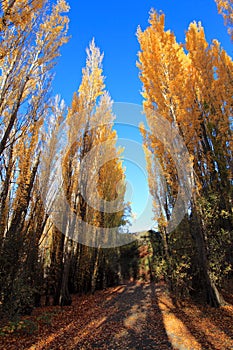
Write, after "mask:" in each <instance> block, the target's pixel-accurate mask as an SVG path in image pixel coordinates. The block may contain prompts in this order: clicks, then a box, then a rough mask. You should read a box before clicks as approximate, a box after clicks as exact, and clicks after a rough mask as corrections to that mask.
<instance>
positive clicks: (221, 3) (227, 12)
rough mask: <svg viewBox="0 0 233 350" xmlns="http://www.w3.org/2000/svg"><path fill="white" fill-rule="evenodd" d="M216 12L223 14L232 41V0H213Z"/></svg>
mask: <svg viewBox="0 0 233 350" xmlns="http://www.w3.org/2000/svg"><path fill="white" fill-rule="evenodd" d="M215 2H216V4H217V7H218V12H219V13H220V14H221V15H222V16H223V18H224V22H225V25H227V26H228V33H229V34H230V36H231V40H232V41H233V1H232V0H215Z"/></svg>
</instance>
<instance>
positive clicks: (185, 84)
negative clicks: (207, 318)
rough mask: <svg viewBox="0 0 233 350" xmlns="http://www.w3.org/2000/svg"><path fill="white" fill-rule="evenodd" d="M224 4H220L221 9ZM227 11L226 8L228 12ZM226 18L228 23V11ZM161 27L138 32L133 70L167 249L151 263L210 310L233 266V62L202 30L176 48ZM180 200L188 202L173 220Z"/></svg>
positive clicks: (197, 27) (158, 20)
mask: <svg viewBox="0 0 233 350" xmlns="http://www.w3.org/2000/svg"><path fill="white" fill-rule="evenodd" d="M222 5H223V4H222V2H220V1H219V10H221V9H222V10H223V7H221V6H222ZM225 5H226V4H225ZM228 5H229V7H224V8H225V9H227V10H228V13H230V2H228ZM227 18H230V19H231V20H232V8H231V15H230V17H226V19H227ZM164 21H165V16H164V15H163V14H162V15H159V14H157V13H156V12H155V11H152V12H151V16H150V21H149V23H150V25H149V27H148V28H147V29H146V30H145V31H142V30H141V29H140V28H139V30H138V40H139V43H140V47H141V51H140V53H139V62H138V67H139V69H140V79H141V81H142V83H143V97H144V110H145V114H146V116H147V122H148V125H149V129H150V132H146V131H145V130H144V128H142V134H143V138H144V144H145V146H146V147H145V149H146V158H147V165H148V177H149V186H150V192H151V194H152V196H153V198H154V209H155V216H156V219H157V221H158V223H159V229H160V232H161V234H162V237H163V246H164V252H163V254H162V256H160V258H158V257H157V258H156V259H155V261H156V264H157V265H158V264H160V266H161V268H160V269H159V271H160V272H159V273H161V274H162V275H164V276H166V278H168V280H169V281H170V283H171V287H172V288H175V287H177V286H179V287H180V289H182V290H189V291H192V290H196V291H197V290H199V291H202V292H203V293H204V295H205V297H206V301H207V302H208V303H209V304H210V305H213V306H218V305H220V304H221V303H223V298H222V297H221V295H220V293H219V291H218V289H217V286H220V287H221V285H222V282H223V280H224V278H225V277H226V276H227V275H228V276H229V273H230V271H232V263H233V261H232V248H233V245H232V242H233V236H232V234H233V212H232V198H233V182H232V169H233V143H232V125H233V124H232V112H233V110H232V96H233V83H232V82H233V62H232V60H231V58H230V57H229V56H228V55H227V53H226V51H225V50H224V49H223V48H222V47H221V45H220V43H219V42H218V41H217V40H213V42H212V43H211V45H209V44H208V43H207V41H206V39H205V33H204V28H203V27H202V26H201V24H200V23H198V24H197V23H195V22H193V23H191V24H190V26H189V28H188V30H187V32H186V39H185V44H180V43H178V42H177V40H176V37H175V35H174V33H172V32H171V31H166V30H165V25H164ZM164 120H165V121H167V122H169V127H170V134H169V133H167V135H168V137H170V139H169V140H165V142H164V143H163V142H161V138H160V137H159V135H160V134H161V133H163V130H161V129H163V128H164V127H166V126H167V125H168V124H167V123H166V122H165V121H164ZM177 135H180V137H181V138H182V145H179V144H178V141H179V139H178V138H177ZM166 141H167V142H166ZM171 144H172V145H173V146H172V147H171V146H170V147H169V145H171ZM178 146H179V147H178ZM181 146H182V147H181ZM185 148H186V149H187V151H188V154H189V159H186V158H187V157H186V158H185V156H184V155H185V150H184V149H185ZM172 152H173V154H172ZM175 153H176V154H175ZM177 157H178V160H179V161H175V158H177ZM186 162H189V163H190V164H192V167H193V171H191V172H190V173H189V174H188V172H187V173H186V175H185V174H184V173H182V171H181V170H182V169H183V168H185V167H186V166H187V164H186ZM158 163H159V164H160V168H159V167H158ZM182 174H183V176H181V175H182ZM188 175H189V176H188ZM191 187H192V197H191V196H190V197H189V196H188V195H187V191H188V190H189V188H191ZM180 196H181V197H182V196H183V201H184V202H185V201H186V202H187V203H183V206H182V205H181V207H180V209H178V211H177V212H176V213H174V211H175V209H176V208H175V205H176V201H177V200H178V198H180ZM181 203H182V201H181ZM185 205H186V208H187V209H188V213H187V214H186V215H185V218H184V219H183V221H182V222H181V223H180V225H179V226H178V227H177V229H176V230H173V231H172V232H169V227H170V226H169V225H170V224H169V223H170V220H173V221H175V220H176V217H177V216H179V214H180V212H179V211H180V210H182V208H183V207H184V206H185ZM177 223H178V222H177ZM157 268H158V266H157ZM231 273H232V272H231Z"/></svg>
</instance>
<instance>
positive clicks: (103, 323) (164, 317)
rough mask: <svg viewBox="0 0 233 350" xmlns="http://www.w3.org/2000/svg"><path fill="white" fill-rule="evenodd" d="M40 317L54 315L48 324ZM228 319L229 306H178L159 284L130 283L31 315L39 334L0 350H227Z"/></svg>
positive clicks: (232, 311)
mask: <svg viewBox="0 0 233 350" xmlns="http://www.w3.org/2000/svg"><path fill="white" fill-rule="evenodd" d="M43 315H52V316H51V320H50V322H48V323H46V322H45V320H46V319H47V318H46V317H47V316H43ZM232 316H233V306H232V305H229V306H225V307H222V308H220V309H213V308H209V307H203V306H199V305H197V304H194V303H191V302H190V301H184V302H182V305H181V303H178V302H177V301H174V300H173V296H172V295H169V294H168V292H167V291H166V288H165V286H164V285H163V284H154V283H131V284H127V285H122V286H118V287H114V288H109V289H107V290H105V291H98V292H96V293H95V294H94V295H89V296H87V295H86V296H81V297H78V296H73V304H72V306H68V307H63V308H61V307H46V308H38V309H36V310H34V313H33V315H32V316H31V317H30V318H29V319H30V320H31V321H33V320H34V321H35V320H37V322H38V325H39V327H38V329H37V330H36V331H34V333H33V334H25V333H24V332H18V334H9V335H7V336H5V337H1V338H0V349H4V350H13V349H15V350H16V349H17V350H21V349H22V350H23V349H27V350H52V349H56V350H58V349H69V350H71V349H78V350H89V349H90V350H92V349H108V350H111V349H114V350H115V349H122V350H123V349H124V350H127V349H132V350H133V349H158V350H165V349H179V350H191V349H192V350H199V349H205V350H207V349H215V350H222V349H224V350H230V349H233V341H232V336H233V326H232V324H233V322H232ZM38 320H39V321H38Z"/></svg>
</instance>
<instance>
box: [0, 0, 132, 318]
mask: <svg viewBox="0 0 233 350" xmlns="http://www.w3.org/2000/svg"><path fill="white" fill-rule="evenodd" d="M68 10H69V7H68V5H67V3H66V2H65V0H58V1H57V2H56V3H55V4H54V5H53V6H52V8H51V6H50V5H49V2H48V1H45V0H30V1H22V0H14V1H10V0H9V1H8V0H5V1H3V2H2V8H1V19H0V30H1V51H0V65H1V77H0V84H1V90H0V111H1V117H0V123H1V142H0V155H1V161H0V175H1V184H0V221H1V225H0V312H1V314H4V313H5V314H6V313H7V314H8V315H16V314H17V313H22V312H30V311H31V309H32V307H33V306H34V305H39V304H40V300H41V296H43V295H44V296H45V301H46V303H47V304H49V303H50V302H53V304H60V305H67V304H70V303H71V297H70V293H71V292H76V293H82V292H88V291H91V292H93V291H94V290H95V289H96V288H101V287H105V286H107V285H109V284H113V283H115V282H116V281H118V280H119V278H120V259H119V255H120V251H119V249H115V250H113V249H112V250H111V249H109V250H103V249H102V248H101V243H102V242H104V240H107V239H108V235H109V233H108V229H109V228H110V227H118V226H121V225H123V224H124V220H125V210H124V206H125V204H124V193H125V185H124V171H123V166H122V161H121V160H120V155H121V150H118V149H117V147H116V139H117V135H116V132H115V131H114V130H113V129H112V127H113V120H114V115H113V113H112V101H111V99H110V96H109V94H108V93H107V92H106V90H105V86H104V77H103V72H102V59H103V55H101V53H100V50H99V49H98V48H97V47H96V46H95V43H94V41H93V42H92V43H91V44H90V47H89V49H88V50H87V61H86V67H85V68H84V69H83V74H82V81H81V84H80V87H79V89H78V92H77V93H75V94H74V96H73V100H72V104H71V106H70V108H68V109H67V108H66V106H65V104H64V101H62V100H60V99H59V97H55V98H52V97H51V96H50V87H51V82H52V77H53V67H54V65H55V63H56V61H57V58H58V56H59V54H60V53H59V52H60V48H61V46H62V45H63V44H65V43H66V42H67V41H68V37H67V31H68V22H69V20H68V17H67V15H66V13H67V12H68ZM106 144H107V147H106ZM91 151H92V152H91ZM90 152H91V153H90ZM89 158H90V159H91V161H90V159H89ZM85 159H87V161H86V162H84V161H85ZM88 159H89V161H88ZM82 162H84V164H85V167H84V166H82V164H83V163H82ZM59 169H60V170H59ZM58 170H59V171H60V173H61V174H60V175H61V182H60V183H59V182H58V178H59V171H58ZM59 179H60V178H59ZM94 186H95V187H94ZM60 187H61V188H62V191H60V190H61V188H60ZM61 193H62V195H61ZM86 198H88V200H89V202H88V201H87V200H86ZM111 201H114V203H115V205H117V208H119V210H117V211H116V210H115V212H113V213H111V210H109V211H108V212H106V211H105V210H104V209H105V208H104V206H106V205H107V204H109V203H111ZM109 205H110V204H109ZM67 208H69V211H67ZM52 211H54V212H55V211H57V212H59V214H58V215H57V216H56V215H55V214H54V215H55V216H53V215H52V214H51V212H52ZM49 214H51V215H49ZM58 219H59V223H58ZM56 220H57V222H56ZM101 230H102V231H101ZM79 236H80V237H79ZM85 239H86V241H85ZM111 239H112V244H113V243H114V237H111ZM95 240H96V241H95ZM79 241H81V242H82V243H88V244H86V245H84V244H81V243H79ZM96 242H97V243H96ZM88 245H89V246H88ZM92 247H93V248H92Z"/></svg>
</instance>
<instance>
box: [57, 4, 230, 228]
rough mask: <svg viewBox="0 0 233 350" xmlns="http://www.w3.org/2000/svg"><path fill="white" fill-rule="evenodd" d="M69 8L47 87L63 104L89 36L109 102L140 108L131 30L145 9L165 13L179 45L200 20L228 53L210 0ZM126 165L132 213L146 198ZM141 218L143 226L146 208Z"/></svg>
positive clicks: (141, 180) (138, 177) (141, 181)
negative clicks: (99, 55)
mask: <svg viewBox="0 0 233 350" xmlns="http://www.w3.org/2000/svg"><path fill="white" fill-rule="evenodd" d="M69 4H70V7H71V10H70V13H69V17H70V30H69V33H70V35H71V36H72V37H71V39H70V41H69V43H68V44H66V45H65V46H64V47H63V48H62V52H61V53H62V56H61V57H60V58H59V62H58V65H57V66H56V69H55V72H56V77H55V80H54V83H53V90H54V93H55V94H57V93H58V94H60V95H61V96H62V98H64V100H65V102H66V104H67V105H69V104H70V102H71V99H72V95H73V92H74V91H76V90H77V88H78V86H79V84H80V81H81V69H82V67H84V65H85V59H86V53H85V49H86V47H87V46H88V45H89V42H90V41H91V40H92V38H93V37H94V38H95V41H96V44H97V46H99V47H100V49H101V50H102V51H104V61H103V64H104V75H105V76H106V80H105V83H106V87H107V90H108V91H109V92H110V94H111V97H112V99H113V100H114V101H115V102H127V103H134V104H139V105H140V104H141V101H142V98H141V95H140V91H141V82H140V80H139V78H138V69H137V67H136V60H137V52H138V50H139V45H138V42H137V38H136V30H137V27H138V25H140V26H141V27H142V29H145V28H146V26H147V25H148V17H149V15H148V14H149V11H150V9H151V8H154V9H156V10H158V11H159V10H161V11H163V12H164V13H165V15H166V28H167V29H171V30H172V31H173V32H175V34H176V37H177V40H178V41H179V42H183V41H184V35H185V30H186V29H187V28H188V25H189V23H190V22H192V21H193V20H196V21H201V22H202V24H203V26H204V28H205V32H206V37H207V40H208V41H209V42H210V41H211V40H212V39H215V38H216V39H218V40H219V41H220V42H221V43H222V46H223V47H224V48H225V49H226V50H227V52H228V53H229V54H231V55H232V46H231V43H230V39H229V36H228V34H227V30H226V28H225V27H224V25H223V19H222V17H221V16H220V15H218V14H217V9H216V4H215V2H214V0H195V1H194V0H188V1H181V0H176V1H175V0H154V1H152V0H136V1H135V0H134V1H133V0H118V1H109V0H108V1H106V0H103V1H83V0H70V1H69ZM119 134H120V137H126V138H131V139H133V140H135V141H138V142H141V139H140V137H139V135H138V134H137V135H136V134H135V132H132V130H131V131H129V129H127V128H126V129H125V130H123V129H122V128H121V129H119ZM126 167H127V171H126V174H127V177H128V180H129V181H130V182H131V185H132V186H133V188H134V190H135V191H136V192H135V194H134V198H133V211H135V212H137V213H138V212H140V210H141V208H142V206H143V205H144V201H145V200H146V198H147V185H146V181H145V177H144V176H143V175H142V172H140V171H139V169H137V167H136V166H135V165H133V164H132V163H129V162H126ZM147 216H148V222H149V218H150V216H151V213H150V210H148V215H147ZM149 225H150V224H149ZM142 226H143V225H142ZM142 228H143V227H140V229H142ZM145 228H146V227H145Z"/></svg>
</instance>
